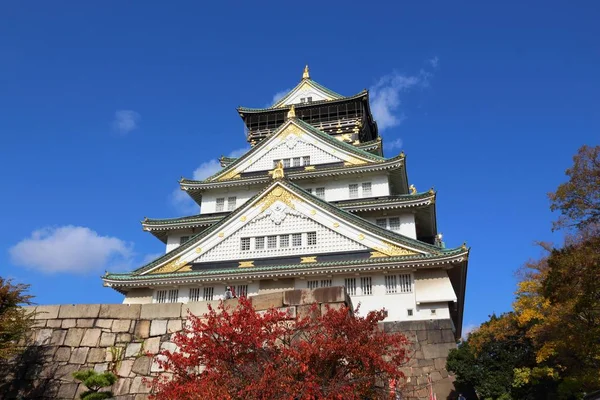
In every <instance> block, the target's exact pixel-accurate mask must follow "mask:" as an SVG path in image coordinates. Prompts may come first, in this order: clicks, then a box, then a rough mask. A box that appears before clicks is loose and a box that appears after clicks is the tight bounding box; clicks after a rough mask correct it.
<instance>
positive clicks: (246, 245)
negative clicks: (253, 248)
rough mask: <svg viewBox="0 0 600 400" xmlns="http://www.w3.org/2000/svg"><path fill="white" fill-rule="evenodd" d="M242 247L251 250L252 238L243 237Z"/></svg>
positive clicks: (244, 249) (243, 249)
mask: <svg viewBox="0 0 600 400" xmlns="http://www.w3.org/2000/svg"><path fill="white" fill-rule="evenodd" d="M240 249H241V250H242V251H248V250H250V238H242V240H241V245H240Z"/></svg>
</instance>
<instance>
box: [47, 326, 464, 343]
mask: <svg viewBox="0 0 600 400" xmlns="http://www.w3.org/2000/svg"><path fill="white" fill-rule="evenodd" d="M48 322H50V321H48ZM442 342H444V343H456V337H454V332H452V330H450V329H443V330H442Z"/></svg>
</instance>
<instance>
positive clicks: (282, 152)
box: [244, 139, 342, 172]
mask: <svg viewBox="0 0 600 400" xmlns="http://www.w3.org/2000/svg"><path fill="white" fill-rule="evenodd" d="M305 156H310V165H318V164H328V163H335V162H340V161H342V160H341V159H340V158H339V157H335V156H333V155H332V154H330V153H328V152H326V151H324V150H322V149H320V148H318V147H317V146H315V145H314V144H311V143H307V142H304V141H303V140H302V139H297V141H295V142H294V148H293V149H291V148H290V147H289V146H288V144H287V143H286V142H283V143H280V144H279V145H277V146H275V147H273V148H272V149H271V150H268V151H267V152H266V153H265V154H264V155H263V156H262V157H261V158H260V159H258V160H256V161H255V162H254V163H253V164H252V165H251V166H250V167H249V168H247V169H246V170H245V171H244V172H254V171H266V170H271V169H273V168H274V166H273V164H274V163H273V162H274V161H275V160H282V159H284V158H293V157H305Z"/></svg>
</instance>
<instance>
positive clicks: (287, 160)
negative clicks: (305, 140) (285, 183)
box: [283, 158, 290, 168]
mask: <svg viewBox="0 0 600 400" xmlns="http://www.w3.org/2000/svg"><path fill="white" fill-rule="evenodd" d="M289 167H290V159H289V158H284V159H283V168H289Z"/></svg>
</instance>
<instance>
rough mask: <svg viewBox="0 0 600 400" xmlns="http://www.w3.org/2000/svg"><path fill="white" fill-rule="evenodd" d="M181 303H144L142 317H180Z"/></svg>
mask: <svg viewBox="0 0 600 400" xmlns="http://www.w3.org/2000/svg"><path fill="white" fill-rule="evenodd" d="M181 308H182V307H181V303H164V304H142V311H141V313H140V319H154V318H180V317H181Z"/></svg>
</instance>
